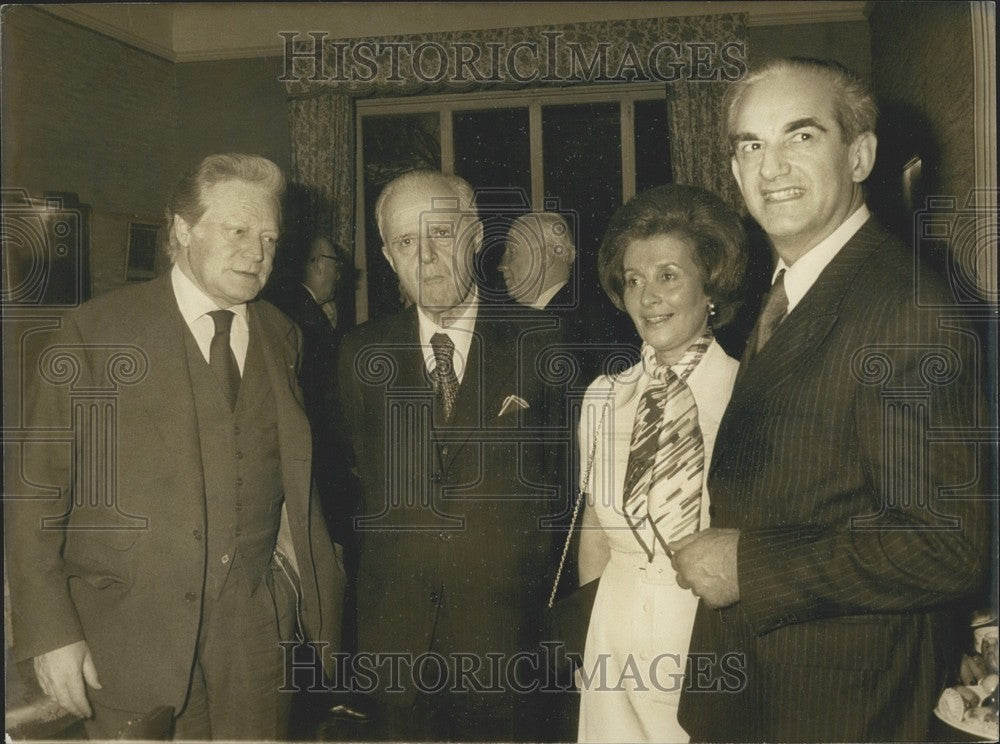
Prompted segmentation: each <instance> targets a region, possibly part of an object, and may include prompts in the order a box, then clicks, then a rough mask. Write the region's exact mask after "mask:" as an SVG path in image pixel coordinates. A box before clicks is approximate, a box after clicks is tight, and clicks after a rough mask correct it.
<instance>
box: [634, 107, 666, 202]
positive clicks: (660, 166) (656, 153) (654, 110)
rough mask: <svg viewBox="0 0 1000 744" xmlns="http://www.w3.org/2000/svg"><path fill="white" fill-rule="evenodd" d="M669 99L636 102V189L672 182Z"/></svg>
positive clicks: (641, 189) (640, 189)
mask: <svg viewBox="0 0 1000 744" xmlns="http://www.w3.org/2000/svg"><path fill="white" fill-rule="evenodd" d="M672 182H673V175H672V174H671V172H670V130H669V129H668V128H667V102H666V99H655V100H650V101H636V102H635V192H636V193H637V194H638V193H639V192H641V191H645V190H646V189H649V188H652V187H653V186H662V185H663V184H665V183H672Z"/></svg>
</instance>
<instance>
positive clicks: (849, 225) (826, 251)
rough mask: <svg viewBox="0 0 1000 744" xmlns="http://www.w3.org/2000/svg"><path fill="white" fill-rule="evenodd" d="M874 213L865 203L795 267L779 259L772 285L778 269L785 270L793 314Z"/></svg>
mask: <svg viewBox="0 0 1000 744" xmlns="http://www.w3.org/2000/svg"><path fill="white" fill-rule="evenodd" d="M870 216H871V213H870V212H869V211H868V207H867V206H865V205H864V204H862V205H861V206H860V207H858V208H857V210H856V211H855V212H854V214H852V215H851V216H850V217H848V218H847V219H846V220H844V221H843V222H842V223H841V224H840V227H838V228H837V229H836V230H834V231H833V232H832V233H830V234H829V235H828V236H827V237H826V238H824V239H823V240H821V241H820V242H819V243H817V244H816V247H815V248H813V249H811V250H809V251H807V252H806V253H805V255H803V256H802V257H801V258H799V260H798V261H796V262H795V263H794V264H792V265H791V266H789V265H788V264H786V263H785V262H784V260H782V259H781V258H779V259H778V265H777V266H775V267H774V274H773V275H772V276H771V284H774V280H775V278H777V276H778V272H779V271H782V270H784V272H785V294H786V295H787V296H788V312H789V313H790V312H792V310H793V309H794V308H795V306H796V305H797V304H799V301H800V300H801V299H802V298H803V297H804V296H805V294H806V292H808V291H809V288H810V287H812V285H813V284H815V283H816V280H817V279H819V275H820V274H822V273H823V269H825V268H826V267H827V265H828V264H829V263H830V262H831V261H832V260H833V257H834V256H836V255H837V254H838V253H840V249H841V248H843V247H844V246H845V245H847V241H848V240H850V239H851V238H852V237H854V233H856V232H857V231H858V230H860V229H861V226H862V225H864V224H865V222H867V221H868V218H869V217H870Z"/></svg>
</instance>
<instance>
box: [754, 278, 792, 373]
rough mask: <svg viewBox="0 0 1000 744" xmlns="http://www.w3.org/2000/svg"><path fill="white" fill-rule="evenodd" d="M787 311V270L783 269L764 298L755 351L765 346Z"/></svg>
mask: <svg viewBox="0 0 1000 744" xmlns="http://www.w3.org/2000/svg"><path fill="white" fill-rule="evenodd" d="M787 313H788V294H787V293H786V292H785V270H784V269H782V270H781V271H779V272H778V276H777V277H775V279H774V284H772V285H771V289H770V290H768V293H767V299H766V300H764V309H763V310H761V311H760V317H759V318H758V319H757V334H756V340H755V344H754V347H753V351H754V353H759V352H760V350H761V349H763V348H764V344H766V343H767V340H768V339H769V338H771V334H772V333H774V329H775V328H777V327H778V325H779V324H780V323H781V321H782V320H784V318H785V315H786V314H787Z"/></svg>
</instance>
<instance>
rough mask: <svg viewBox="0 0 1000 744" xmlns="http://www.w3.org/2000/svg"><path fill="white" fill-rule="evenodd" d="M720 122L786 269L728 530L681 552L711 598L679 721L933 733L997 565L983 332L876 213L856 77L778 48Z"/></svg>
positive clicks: (727, 736)
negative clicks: (961, 611)
mask: <svg viewBox="0 0 1000 744" xmlns="http://www.w3.org/2000/svg"><path fill="white" fill-rule="evenodd" d="M725 115H726V125H727V130H728V134H729V138H730V141H731V142H732V144H733V148H734V149H733V158H732V168H733V174H734V176H735V177H736V180H737V182H738V183H739V186H740V189H741V191H742V193H743V197H744V199H745V201H746V204H747V208H748V209H749V211H750V213H751V214H752V215H753V216H754V217H755V218H756V219H757V221H758V222H759V223H760V224H761V226H762V227H763V228H764V230H765V231H766V232H767V234H768V235H769V237H770V238H771V241H772V243H773V245H774V249H775V252H776V254H777V267H776V269H775V275H774V276H775V279H774V284H773V286H772V289H771V292H770V293H769V297H768V299H767V301H766V302H765V306H764V309H763V311H762V313H761V318H760V319H759V320H758V323H757V327H756V328H755V330H754V332H753V334H752V337H751V340H750V343H749V344H748V348H747V351H746V353H745V355H744V357H743V360H742V362H741V368H740V374H739V376H738V377H737V382H736V387H735V389H734V391H733V395H732V399H731V401H730V403H729V407H728V409H727V411H726V414H725V417H724V418H723V421H722V424H721V427H720V429H719V434H718V439H717V442H716V446H715V453H714V457H713V461H712V465H711V471H710V477H709V483H708V490H709V493H710V494H711V499H712V507H711V511H710V513H711V514H712V525H713V526H712V528H710V529H708V530H704V531H702V532H700V533H697V534H695V535H692V536H690V537H688V538H685V539H683V540H680V541H677V542H676V543H674V544H673V545H672V546H671V547H672V548H673V549H674V551H675V553H674V563H675V566H676V568H677V570H678V572H679V575H680V581H681V582H683V583H684V584H687V585H689V586H690V587H691V589H692V591H693V592H694V593H695V594H696V595H697V596H699V597H701V599H702V602H701V606H700V607H699V612H698V616H697V619H696V621H695V628H694V634H693V637H692V641H691V654H692V658H693V662H692V663H691V665H690V666H689V669H688V677H687V680H686V688H685V692H684V696H683V698H682V701H681V710H680V720H681V723H682V724H683V725H684V727H685V728H686V729H687V730H688V732H689V733H690V734H691V736H692V738H693V739H695V740H743V741H817V740H827V741H870V740H883V741H887V740H909V741H914V740H916V741H919V740H923V739H925V738H926V737H927V735H928V726H929V723H930V718H931V710H932V709H933V707H934V702H935V700H936V698H937V695H938V692H939V690H940V689H941V687H942V685H943V684H944V682H945V676H946V672H947V663H948V646H949V642H950V641H951V639H952V638H953V637H954V633H955V631H954V630H952V629H951V628H950V627H949V626H950V620H951V615H952V612H951V610H952V608H954V607H955V606H956V604H957V603H958V602H959V601H960V600H962V599H963V598H964V597H966V596H967V595H969V594H970V593H972V592H974V591H976V590H977V589H978V588H979V586H980V582H981V581H982V576H983V573H984V571H985V568H986V565H987V560H988V558H987V544H988V543H987V532H988V528H989V522H988V519H989V517H988V515H987V510H986V504H985V500H984V499H983V497H982V496H981V495H980V496H979V497H978V500H977V498H976V495H977V494H982V493H983V492H984V491H985V490H986V486H985V485H984V483H983V481H982V480H981V479H980V469H981V464H980V459H981V458H980V455H984V454H985V449H986V448H985V447H984V448H982V451H977V446H976V445H975V443H974V441H973V434H972V432H973V430H974V429H975V428H976V425H977V422H979V421H982V420H983V419H982V418H980V417H979V416H980V414H979V411H980V410H981V407H982V405H983V399H982V398H981V397H980V392H979V391H980V384H979V367H978V361H977V360H978V355H977V351H978V340H977V338H976V337H975V336H974V334H972V333H971V332H969V331H968V329H967V327H966V325H965V324H964V323H963V321H962V318H961V317H960V315H956V311H957V310H958V309H959V308H958V307H957V305H956V303H955V301H954V299H953V298H952V297H951V295H950V294H949V293H948V292H947V290H946V288H945V287H944V286H943V285H942V284H940V283H938V282H937V281H935V280H927V281H926V284H925V283H923V280H925V279H926V272H925V271H921V272H917V271H915V270H914V259H913V257H912V256H911V255H910V253H909V252H907V251H906V250H905V249H904V247H903V246H902V245H901V244H900V243H899V242H898V241H897V240H895V239H894V238H893V237H891V236H890V235H889V234H888V233H887V232H886V231H885V230H884V229H883V228H882V227H881V226H880V225H879V224H878V222H877V221H876V220H875V218H874V217H872V216H871V215H870V214H869V212H868V210H867V208H866V206H865V203H864V191H863V187H862V183H863V181H864V180H865V179H866V178H867V177H868V174H869V173H870V171H871V169H872V166H873V164H874V160H875V148H876V140H875V134H874V128H875V118H876V107H875V103H874V100H873V98H872V96H871V94H870V92H869V91H868V90H867V89H866V87H865V86H864V85H863V84H862V83H861V82H860V81H859V80H858V79H857V78H856V77H855V76H854V75H853V74H852V73H850V72H849V71H847V70H845V69H844V68H842V67H840V66H839V65H836V64H834V63H827V62H822V61H816V60H801V59H792V60H777V61H774V62H771V63H768V64H767V65H766V66H765V67H763V68H762V69H760V70H758V71H756V72H754V73H751V74H750V75H749V76H748V77H747V78H745V79H744V80H743V81H741V82H740V83H738V84H736V85H734V86H733V87H732V89H731V90H730V91H729V93H728V94H727V100H726V105H725ZM918 277H919V278H920V280H921V283H920V286H919V288H918V283H917V281H918ZM963 432H965V433H963ZM943 433H948V435H947V436H942V434H943ZM955 434H957V436H954V435H955ZM946 440H947V441H946ZM983 459H984V458H983Z"/></svg>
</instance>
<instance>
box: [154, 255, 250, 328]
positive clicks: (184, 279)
mask: <svg viewBox="0 0 1000 744" xmlns="http://www.w3.org/2000/svg"><path fill="white" fill-rule="evenodd" d="M170 283H171V284H172V285H173V287H174V297H176V298H177V307H178V309H180V311H181V315H182V316H183V317H184V322H185V323H187V324H188V325H191V324H192V323H194V322H195V321H196V320H198V319H199V318H201V317H202V316H203V315H205V314H206V313H210V312H212V311H213V310H219V309H223V310H232V311H233V312H234V313H236V315H237V316H238V317H240V318H242V319H243V321H244V322H246V319H247V305H246V303H245V302H243V303H240V304H239V305H232V306H231V307H227V308H220V307H219V305H218V303H216V301H215V300H213V299H212V298H211V297H209V296H208V295H207V294H205V293H204V292H202V291H201V288H200V287H198V285H197V284H195V283H194V282H193V281H191V279H190V278H189V277H188V275H187V274H185V273H184V272H183V271H181V267H180V266H178V265H177V264H174V268H172V269H171V270H170Z"/></svg>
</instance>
